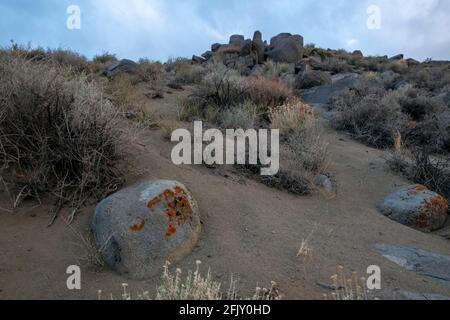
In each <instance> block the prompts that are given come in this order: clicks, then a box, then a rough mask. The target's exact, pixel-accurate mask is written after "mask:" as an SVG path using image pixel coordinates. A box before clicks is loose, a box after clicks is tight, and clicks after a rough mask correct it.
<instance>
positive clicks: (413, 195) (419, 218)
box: [379, 185, 448, 232]
mask: <svg viewBox="0 0 450 320" xmlns="http://www.w3.org/2000/svg"><path fill="white" fill-rule="evenodd" d="M379 209H380V211H381V212H382V213H383V214H384V215H386V216H387V217H389V218H391V219H392V220H395V221H397V222H400V223H401V224H404V225H406V226H409V227H412V228H414V229H417V230H420V231H425V232H431V231H434V230H437V229H440V228H442V227H443V226H444V224H445V221H446V220H447V215H448V201H447V200H446V199H444V198H443V197H441V196H440V195H438V194H437V193H435V192H433V191H430V190H428V189H427V188H426V187H425V186H422V185H412V186H408V187H405V188H402V189H400V190H399V191H397V192H394V193H392V194H391V195H389V196H387V197H386V198H385V199H384V201H383V202H382V203H381V204H380V205H379Z"/></svg>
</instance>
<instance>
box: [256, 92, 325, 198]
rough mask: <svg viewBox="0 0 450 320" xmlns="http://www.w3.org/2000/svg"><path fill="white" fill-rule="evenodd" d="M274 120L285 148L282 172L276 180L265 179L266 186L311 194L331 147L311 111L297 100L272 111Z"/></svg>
mask: <svg viewBox="0 0 450 320" xmlns="http://www.w3.org/2000/svg"><path fill="white" fill-rule="evenodd" d="M270 120H271V128H272V129H279V130H280V135H281V139H282V142H283V144H282V146H281V149H280V171H279V173H278V174H277V175H275V176H273V177H264V178H263V180H264V182H265V183H267V184H269V185H271V186H274V187H277V188H280V189H286V190H288V191H289V192H292V193H295V194H308V193H310V192H311V191H312V190H313V181H314V179H315V177H316V176H317V175H318V174H321V173H322V172H323V171H324V169H325V165H326V158H327V151H326V150H327V145H326V143H325V142H324V141H323V139H322V134H321V130H320V129H319V127H318V125H317V120H316V119H315V117H314V115H313V113H312V110H311V108H310V107H309V106H308V105H306V104H304V103H303V102H301V101H298V100H294V101H292V102H288V103H286V104H284V105H282V106H280V107H277V108H274V109H272V110H271V112H270Z"/></svg>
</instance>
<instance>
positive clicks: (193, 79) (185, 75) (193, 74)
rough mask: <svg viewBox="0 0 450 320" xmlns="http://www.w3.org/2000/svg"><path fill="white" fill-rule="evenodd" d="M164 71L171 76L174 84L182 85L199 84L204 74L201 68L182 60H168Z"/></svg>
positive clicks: (189, 61)
mask: <svg viewBox="0 0 450 320" xmlns="http://www.w3.org/2000/svg"><path fill="white" fill-rule="evenodd" d="M166 71H167V72H169V73H172V74H173V76H174V79H173V80H174V82H175V83H182V84H199V83H201V82H202V79H203V76H204V75H205V73H206V70H205V68H204V67H203V66H201V65H198V64H193V63H192V61H191V60H188V59H183V58H177V59H169V61H168V62H167V63H166Z"/></svg>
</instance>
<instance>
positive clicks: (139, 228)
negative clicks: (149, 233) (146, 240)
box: [130, 219, 145, 232]
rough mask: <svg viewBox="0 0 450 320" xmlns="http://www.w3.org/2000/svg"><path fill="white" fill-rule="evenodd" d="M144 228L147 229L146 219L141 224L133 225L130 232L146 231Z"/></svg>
mask: <svg viewBox="0 0 450 320" xmlns="http://www.w3.org/2000/svg"><path fill="white" fill-rule="evenodd" d="M144 227H145V220H144V219H141V222H140V223H139V224H134V225H132V226H131V227H130V230H131V231H135V232H136V231H142V230H144Z"/></svg>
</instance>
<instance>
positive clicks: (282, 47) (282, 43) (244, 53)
mask: <svg viewBox="0 0 450 320" xmlns="http://www.w3.org/2000/svg"><path fill="white" fill-rule="evenodd" d="M216 54H220V55H225V56H226V57H225V60H226V61H230V60H232V59H234V60H235V61H233V62H232V63H230V64H238V63H241V62H244V64H245V65H246V66H247V67H248V68H250V69H251V68H253V67H254V66H255V65H257V64H262V63H264V62H265V61H267V59H270V60H273V61H275V62H284V63H297V62H299V61H300V60H301V59H302V58H303V37H302V36H300V35H292V34H290V33H281V34H279V35H278V36H275V37H273V38H272V39H271V40H270V45H267V42H265V41H264V40H263V38H262V34H261V32H260V31H255V33H254V35H253V39H245V37H244V36H243V35H238V34H234V35H232V36H231V37H230V40H229V41H228V43H227V44H219V43H214V44H213V45H212V46H211V51H207V52H205V53H204V54H203V55H202V58H204V59H205V60H206V61H207V60H209V59H211V58H212V57H214V55H216ZM250 58H251V60H250ZM238 60H240V61H238ZM194 61H196V62H200V61H199V59H197V58H196V59H195V60H194ZM250 61H253V62H252V63H250ZM249 72H250V70H249Z"/></svg>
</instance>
